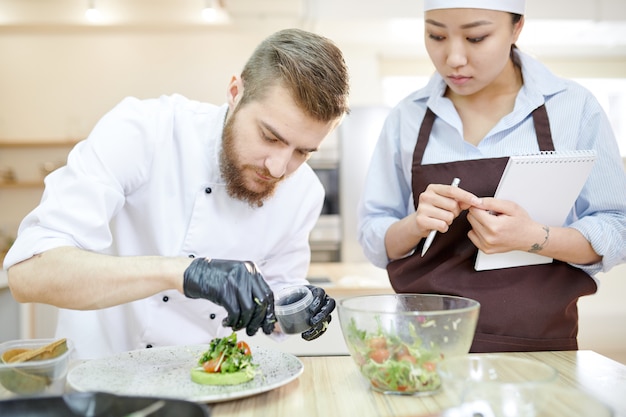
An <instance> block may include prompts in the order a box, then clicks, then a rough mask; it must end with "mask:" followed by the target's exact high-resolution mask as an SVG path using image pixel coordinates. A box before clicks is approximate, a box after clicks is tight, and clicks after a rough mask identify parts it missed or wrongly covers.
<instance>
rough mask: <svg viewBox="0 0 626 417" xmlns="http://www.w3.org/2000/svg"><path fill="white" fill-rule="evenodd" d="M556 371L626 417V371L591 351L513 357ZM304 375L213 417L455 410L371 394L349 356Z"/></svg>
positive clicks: (311, 360) (428, 400)
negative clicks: (531, 360) (553, 368)
mask: <svg viewBox="0 0 626 417" xmlns="http://www.w3.org/2000/svg"><path fill="white" fill-rule="evenodd" d="M507 355H512V356H518V357H525V358H532V359H536V360H539V361H542V362H545V363H547V364H549V365H551V366H553V367H555V368H556V369H557V370H558V372H559V377H558V379H557V381H556V382H555V384H558V385H561V386H566V387H574V388H578V389H582V390H585V391H587V392H588V393H590V394H592V395H594V396H595V397H597V398H598V399H600V400H601V401H603V402H604V403H606V404H608V405H609V406H611V407H613V409H614V410H615V417H626V396H624V393H625V392H626V366H624V365H622V364H620V363H618V362H615V361H613V360H611V359H608V358H606V357H604V356H602V355H600V354H598V353H595V352H592V351H572V352H531V353H508V354H507ZM300 359H301V360H302V362H303V363H304V372H303V374H302V375H301V376H300V377H299V378H298V379H297V380H295V381H293V382H290V383H289V384H287V385H285V386H283V387H280V388H277V389H275V390H272V391H269V392H267V393H264V394H259V395H256V396H252V397H248V398H244V399H240V400H234V401H229V402H224V403H217V404H214V405H212V406H211V417H247V416H249V417H301V416H307V417H315V416H319V417H333V416H359V417H370V416H372V417H373V416H389V417H395V416H426V415H430V414H435V413H438V412H440V411H442V410H443V409H445V408H447V407H449V406H450V404H449V399H448V397H446V396H445V394H436V395H432V396H426V397H414V396H396V395H384V394H380V393H377V392H374V391H372V390H371V389H370V388H369V383H368V382H367V381H366V380H365V379H364V378H363V377H362V376H361V374H360V373H359V371H358V369H357V367H356V365H355V364H354V362H353V361H352V358H350V357H349V356H319V357H301V358H300ZM590 417H592V416H590Z"/></svg>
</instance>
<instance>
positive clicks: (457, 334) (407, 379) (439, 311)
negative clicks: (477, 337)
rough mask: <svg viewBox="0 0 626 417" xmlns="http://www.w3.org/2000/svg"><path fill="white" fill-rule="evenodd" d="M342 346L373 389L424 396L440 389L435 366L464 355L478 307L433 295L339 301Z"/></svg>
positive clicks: (474, 328)
mask: <svg viewBox="0 0 626 417" xmlns="http://www.w3.org/2000/svg"><path fill="white" fill-rule="evenodd" d="M338 305H339V306H338V313H339V321H340V323H341V330H342V333H343V337H344V339H345V341H346V345H347V347H348V350H349V352H350V355H351V356H352V359H354V362H355V363H356V365H357V366H358V368H359V370H360V371H361V374H362V375H363V376H364V377H365V378H366V379H367V380H368V381H369V382H370V385H371V388H372V389H373V390H376V391H379V392H383V393H385V394H405V395H429V394H433V393H435V392H437V391H438V390H439V389H440V387H441V379H440V377H439V374H438V371H437V364H438V363H439V362H440V361H442V360H443V359H444V358H448V357H453V356H457V355H465V354H467V353H468V352H469V349H470V346H471V344H472V340H473V338H474V332H475V330H476V322H477V321H478V314H479V310H480V304H479V303H478V302H477V301H475V300H472V299H469V298H462V297H454V296H444V295H433V294H383V295H369V296H357V297H349V298H344V299H342V300H340V301H339V304H338Z"/></svg>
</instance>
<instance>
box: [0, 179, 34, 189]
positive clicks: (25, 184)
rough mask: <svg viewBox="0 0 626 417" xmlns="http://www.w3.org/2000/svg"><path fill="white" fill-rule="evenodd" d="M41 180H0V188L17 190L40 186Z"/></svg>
mask: <svg viewBox="0 0 626 417" xmlns="http://www.w3.org/2000/svg"><path fill="white" fill-rule="evenodd" d="M42 187H43V180H41V181H15V182H2V181H0V189H5V190H19V189H26V188H42Z"/></svg>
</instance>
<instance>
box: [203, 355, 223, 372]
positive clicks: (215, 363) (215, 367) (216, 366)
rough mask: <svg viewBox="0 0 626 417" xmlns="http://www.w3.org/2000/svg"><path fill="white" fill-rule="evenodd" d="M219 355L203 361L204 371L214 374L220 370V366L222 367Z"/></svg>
mask: <svg viewBox="0 0 626 417" xmlns="http://www.w3.org/2000/svg"><path fill="white" fill-rule="evenodd" d="M221 359H222V358H221V357H219V358H215V359H209V360H208V361H206V362H204V363H203V364H202V367H203V368H204V371H205V372H208V373H210V374H214V373H217V372H219V371H220V369H221V367H222V361H221Z"/></svg>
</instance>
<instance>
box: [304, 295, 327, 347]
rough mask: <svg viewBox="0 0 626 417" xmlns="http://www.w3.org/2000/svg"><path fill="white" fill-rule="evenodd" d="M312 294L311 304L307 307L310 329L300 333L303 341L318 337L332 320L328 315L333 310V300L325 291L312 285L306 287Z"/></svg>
mask: <svg viewBox="0 0 626 417" xmlns="http://www.w3.org/2000/svg"><path fill="white" fill-rule="evenodd" d="M307 287H308V288H309V289H310V290H311V293H312V294H313V302H312V303H311V305H310V306H309V311H310V312H311V318H310V319H309V324H310V325H311V328H310V329H308V330H306V331H305V332H303V333H302V338H303V339H304V340H313V339H317V338H318V337H320V336H321V335H322V334H324V332H325V331H326V329H327V328H328V323H330V320H331V319H332V316H331V315H330V313H332V311H333V310H334V309H335V300H334V299H332V298H331V297H329V296H328V295H327V294H326V291H324V289H322V288H320V287H316V286H314V285H307Z"/></svg>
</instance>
